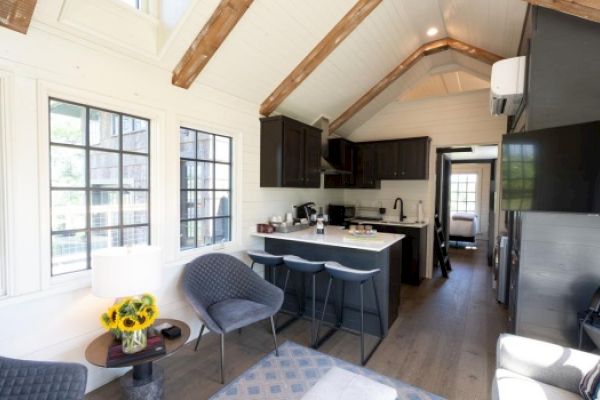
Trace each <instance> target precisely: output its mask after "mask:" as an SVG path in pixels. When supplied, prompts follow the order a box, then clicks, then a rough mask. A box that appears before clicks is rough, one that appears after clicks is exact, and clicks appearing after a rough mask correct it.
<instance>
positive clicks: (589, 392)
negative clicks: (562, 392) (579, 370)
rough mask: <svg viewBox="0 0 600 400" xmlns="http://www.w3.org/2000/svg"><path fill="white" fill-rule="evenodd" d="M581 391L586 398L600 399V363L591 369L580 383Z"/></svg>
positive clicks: (589, 399) (588, 399)
mask: <svg viewBox="0 0 600 400" xmlns="http://www.w3.org/2000/svg"><path fill="white" fill-rule="evenodd" d="M579 392H580V393H581V395H582V396H583V398H584V399H585V400H598V399H600V363H598V364H596V366H595V367H594V368H592V369H591V370H589V372H588V373H587V374H585V376H584V377H583V378H582V379H581V382H580V383H579Z"/></svg>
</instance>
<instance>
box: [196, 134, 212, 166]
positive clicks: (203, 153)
mask: <svg viewBox="0 0 600 400" xmlns="http://www.w3.org/2000/svg"><path fill="white" fill-rule="evenodd" d="M213 140H214V136H213V135H209V134H207V133H202V132H198V155H197V158H198V159H199V160H212V159H213Z"/></svg>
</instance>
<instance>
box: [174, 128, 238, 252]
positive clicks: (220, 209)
mask: <svg viewBox="0 0 600 400" xmlns="http://www.w3.org/2000/svg"><path fill="white" fill-rule="evenodd" d="M180 140H181V142H180V157H181V161H180V189H181V193H180V219H181V227H180V247H181V249H182V250H186V249H193V248H196V247H203V246H209V245H212V244H217V243H223V242H228V241H230V240H231V138H229V137H226V136H220V135H213V134H210V133H206V132H200V131H197V130H194V129H187V128H181V130H180Z"/></svg>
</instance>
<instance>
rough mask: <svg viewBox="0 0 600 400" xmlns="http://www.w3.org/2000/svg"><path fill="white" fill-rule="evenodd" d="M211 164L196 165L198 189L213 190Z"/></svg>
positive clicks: (200, 163)
mask: <svg viewBox="0 0 600 400" xmlns="http://www.w3.org/2000/svg"><path fill="white" fill-rule="evenodd" d="M213 165H214V164H213V163H206V162H199V163H198V189H212V188H213Z"/></svg>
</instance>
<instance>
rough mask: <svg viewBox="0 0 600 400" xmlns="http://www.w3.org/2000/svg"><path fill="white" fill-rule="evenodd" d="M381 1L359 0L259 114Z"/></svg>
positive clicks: (272, 108)
mask: <svg viewBox="0 0 600 400" xmlns="http://www.w3.org/2000/svg"><path fill="white" fill-rule="evenodd" d="M379 3H381V0H359V1H358V2H357V3H356V4H355V5H354V7H352V9H351V10H350V11H348V13H346V15H344V17H343V18H342V19H341V20H340V21H339V22H338V23H337V24H336V25H335V26H334V27H333V28H332V29H331V30H330V31H329V33H328V34H327V36H325V37H324V38H323V39H322V40H321V41H320V42H319V43H318V44H317V45H316V46H315V48H314V49H312V50H311V52H310V53H308V55H307V56H306V57H304V59H303V60H302V61H301V62H300V63H299V64H298V65H297V66H296V68H294V70H293V71H292V72H291V73H290V74H289V75H288V76H287V77H286V78H285V79H284V80H283V81H282V82H281V83H280V84H279V86H277V88H276V89H275V90H274V91H273V92H272V93H271V94H270V95H269V96H268V97H267V98H266V99H265V101H263V102H262V104H261V105H260V114H261V115H264V116H268V115H269V114H271V113H272V112H273V111H275V109H276V108H277V107H278V106H279V105H280V104H281V103H282V102H283V101H284V100H285V99H286V98H287V97H288V96H289V95H290V94H291V93H292V92H293V91H294V90H295V89H296V88H297V87H298V86H300V84H301V83H302V82H303V81H304V80H305V79H306V78H307V77H308V76H309V75H310V74H311V73H312V72H313V71H314V70H315V69H316V68H317V67H318V66H319V65H320V64H321V63H322V62H323V60H325V58H327V56H329V54H331V52H332V51H333V50H335V48H336V47H337V46H338V45H339V44H340V43H342V42H343V41H344V39H346V37H347V36H348V35H349V34H350V33H352V31H354V29H355V28H356V27H357V26H358V25H359V24H360V23H361V22H362V21H363V20H364V19H365V18H366V17H367V15H369V14H370V13H371V11H373V10H374V9H375V7H377V6H378V5H379Z"/></svg>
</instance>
